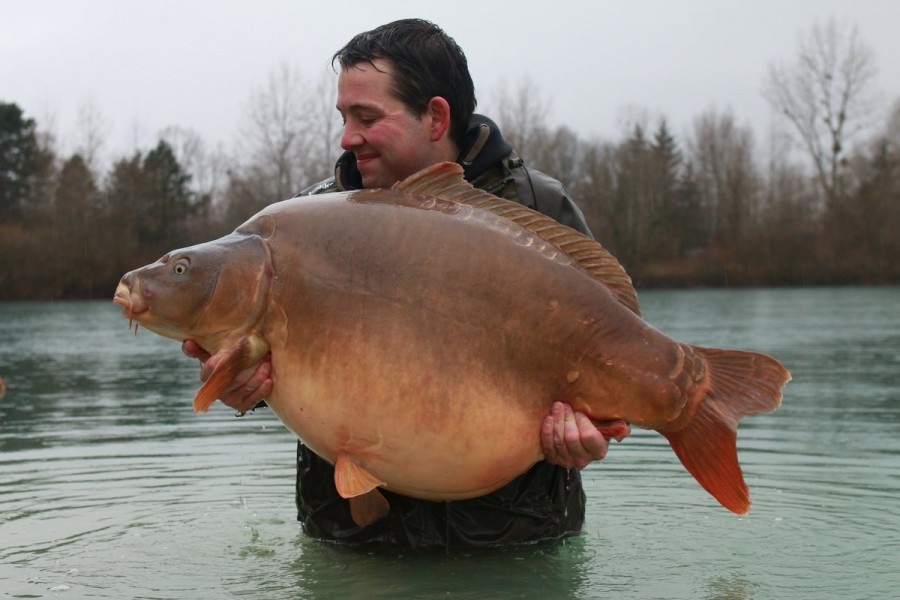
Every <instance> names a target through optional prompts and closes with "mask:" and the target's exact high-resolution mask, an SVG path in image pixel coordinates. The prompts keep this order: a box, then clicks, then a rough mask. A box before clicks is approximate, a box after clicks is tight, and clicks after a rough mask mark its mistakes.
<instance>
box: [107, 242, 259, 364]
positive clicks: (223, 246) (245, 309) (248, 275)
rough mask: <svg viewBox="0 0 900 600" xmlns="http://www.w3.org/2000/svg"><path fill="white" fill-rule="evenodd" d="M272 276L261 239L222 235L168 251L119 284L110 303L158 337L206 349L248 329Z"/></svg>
mask: <svg viewBox="0 0 900 600" xmlns="http://www.w3.org/2000/svg"><path fill="white" fill-rule="evenodd" d="M271 278H272V266H271V256H270V254H269V250H268V246H267V245H266V243H265V240H264V239H263V238H261V237H260V236H259V235H255V234H252V233H246V232H245V233H239V232H235V233H232V234H230V235H228V236H225V237H222V238H219V239H217V240H213V241H211V242H206V243H204V244H198V245H196V246H191V247H189V248H183V249H180V250H174V251H172V252H169V253H168V254H166V255H165V256H163V257H162V258H160V259H159V260H157V261H156V262H154V263H151V264H149V265H146V266H144V267H141V268H139V269H135V270H134V271H131V272H129V273H126V274H125V276H123V277H122V279H121V280H120V281H119V285H118V287H117V288H116V293H115V296H114V298H113V302H115V303H116V304H118V305H120V306H122V307H123V310H122V313H123V315H124V316H125V317H127V318H128V319H129V320H130V321H133V322H136V323H138V324H140V325H142V326H144V327H145V328H147V329H149V330H150V331H153V332H154V333H157V334H159V335H162V336H164V337H168V338H173V339H177V340H184V339H188V338H190V339H194V340H197V341H198V342H199V343H200V344H201V346H203V347H204V348H206V349H207V350H210V351H212V350H213V349H215V348H216V347H217V346H218V345H220V344H221V343H223V342H224V341H225V340H227V339H229V338H231V337H234V336H235V335H239V334H241V333H246V332H248V331H249V330H251V329H253V327H254V326H255V325H256V323H257V322H258V321H259V320H260V318H261V315H262V312H263V310H264V308H263V307H264V306H265V302H266V297H267V293H268V288H269V283H270V281H271Z"/></svg>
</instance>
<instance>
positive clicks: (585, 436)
mask: <svg viewBox="0 0 900 600" xmlns="http://www.w3.org/2000/svg"><path fill="white" fill-rule="evenodd" d="M629 433H631V426H630V425H628V423H626V422H625V421H610V422H608V423H603V424H602V426H600V428H599V429H598V426H597V425H594V423H593V422H592V421H591V420H590V419H589V418H587V416H586V415H584V414H582V413H580V412H575V411H573V410H572V407H571V406H569V405H568V404H564V403H562V402H554V403H553V406H552V407H551V408H550V414H549V415H547V416H546V417H545V418H544V423H543V424H542V426H541V447H542V448H543V450H544V458H545V459H546V460H547V461H548V462H551V463H553V464H555V465H560V466H562V467H566V468H569V469H571V468H572V467H576V468H578V469H583V468H585V467H586V466H587V465H588V463H590V462H591V461H592V460H602V459H603V458H604V457H605V456H606V453H607V451H608V450H609V439H608V438H615V439H617V440H618V441H622V439H624V438H625V436H627V435H628V434H629Z"/></svg>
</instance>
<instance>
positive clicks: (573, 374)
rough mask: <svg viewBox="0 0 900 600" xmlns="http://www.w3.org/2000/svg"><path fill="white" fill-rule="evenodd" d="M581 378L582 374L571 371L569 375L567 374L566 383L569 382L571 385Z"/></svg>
mask: <svg viewBox="0 0 900 600" xmlns="http://www.w3.org/2000/svg"><path fill="white" fill-rule="evenodd" d="M579 377H581V373H579V372H578V371H569V372H568V373H566V381H568V382H569V383H575V382H576V381H578V378H579Z"/></svg>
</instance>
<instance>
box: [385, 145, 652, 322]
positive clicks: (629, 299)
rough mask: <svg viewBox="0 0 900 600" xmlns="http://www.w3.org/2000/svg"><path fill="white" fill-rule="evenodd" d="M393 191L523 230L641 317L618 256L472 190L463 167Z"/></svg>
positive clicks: (412, 179) (438, 169)
mask: <svg viewBox="0 0 900 600" xmlns="http://www.w3.org/2000/svg"><path fill="white" fill-rule="evenodd" d="M392 189H395V190H398V191H402V192H406V193H408V194H417V195H421V196H432V197H437V198H442V199H445V200H451V201H453V202H460V203H462V204H468V205H470V206H473V207H475V208H479V209H482V210H486V211H488V212H491V213H493V214H495V215H498V216H500V217H503V218H504V219H508V220H510V221H512V222H513V223H515V224H516V225H519V226H520V227H524V228H525V229H527V230H528V231H530V232H531V233H533V234H535V235H537V236H538V237H540V238H541V239H543V240H545V241H547V242H549V243H550V244H553V245H554V246H556V247H557V248H559V250H560V251H562V252H564V253H565V254H566V255H567V256H568V257H569V258H571V259H572V260H573V261H575V263H577V264H578V265H579V266H580V267H581V268H582V269H584V270H585V271H586V272H587V273H588V274H590V275H591V276H592V277H594V278H595V279H597V280H598V281H600V282H601V283H602V284H603V285H605V286H606V287H608V288H609V290H610V291H611V292H612V293H613V295H614V296H615V297H616V298H617V299H618V300H619V302H621V303H622V304H624V305H625V306H626V307H628V308H629V309H630V310H631V311H633V312H634V313H635V314H637V315H638V316H640V314H641V309H640V305H639V304H638V299H637V292H635V290H634V286H633V285H632V283H631V277H629V276H628V273H626V272H625V269H624V268H623V267H622V265H621V264H619V261H618V260H616V257H614V256H613V255H612V254H610V253H609V252H608V251H607V250H606V248H604V247H603V246H601V245H600V243H599V242H596V241H594V240H592V239H590V238H589V237H587V236H585V235H583V234H581V233H579V232H578V231H575V230H574V229H572V228H571V227H566V226H565V225H560V224H559V223H557V222H556V221H554V220H553V219H551V218H550V217H548V216H546V215H543V214H541V213H539V212H537V211H534V210H532V209H530V208H528V207H525V206H522V205H521V204H519V203H518V202H513V201H511V200H505V199H503V198H500V197H498V196H495V195H493V194H490V193H488V192H485V191H484V190H480V189H478V188H475V187H473V186H472V184H470V183H469V182H468V181H466V180H465V179H464V178H463V170H462V167H460V166H459V165H458V164H456V163H451V162H443V163H437V164H435V165H431V166H430V167H427V168H425V169H422V170H421V171H419V172H417V173H414V174H412V175H410V176H409V177H407V178H406V179H404V180H403V181H399V182H397V183H395V184H394V186H393V188H392Z"/></svg>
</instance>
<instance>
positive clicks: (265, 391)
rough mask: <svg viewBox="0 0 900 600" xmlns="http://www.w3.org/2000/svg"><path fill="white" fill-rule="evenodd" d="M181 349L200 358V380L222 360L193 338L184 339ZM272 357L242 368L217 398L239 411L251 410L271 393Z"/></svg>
mask: <svg viewBox="0 0 900 600" xmlns="http://www.w3.org/2000/svg"><path fill="white" fill-rule="evenodd" d="M181 351H182V352H184V353H185V354H186V355H188V356H190V357H191V358H196V359H199V360H200V363H201V367H200V381H203V382H206V380H207V379H209V376H210V375H212V372H213V371H214V370H215V368H216V365H217V364H218V363H219V361H220V360H222V355H221V354H215V355H210V353H209V352H207V351H206V350H204V349H203V348H201V347H200V345H199V344H198V343H197V342H195V341H194V340H184V342H182V344H181ZM274 387H275V382H274V381H272V357H271V356H268V355H267V356H266V357H265V358H263V359H262V361H261V362H260V363H259V364H258V365H256V366H255V367H253V368H250V369H244V370H243V371H241V372H240V373H238V376H237V377H235V378H234V381H233V382H232V383H231V385H230V386H229V387H228V389H226V390H225V393H223V394H222V396H221V397H220V398H219V400H221V401H222V403H223V404H225V405H226V406H230V407H231V408H233V409H235V410H237V411H240V412H248V411H250V410H253V407H255V406H256V405H257V404H259V401H260V400H263V399H265V397H266V396H268V395H269V394H271V393H272V388H274Z"/></svg>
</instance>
